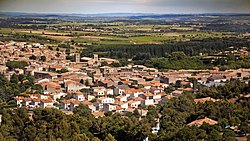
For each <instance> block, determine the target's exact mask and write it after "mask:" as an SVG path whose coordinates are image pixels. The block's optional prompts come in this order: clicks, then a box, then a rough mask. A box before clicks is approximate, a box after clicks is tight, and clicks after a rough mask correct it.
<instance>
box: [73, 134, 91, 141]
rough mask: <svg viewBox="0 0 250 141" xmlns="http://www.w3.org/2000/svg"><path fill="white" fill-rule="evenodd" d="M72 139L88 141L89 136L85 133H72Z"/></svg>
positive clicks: (74, 140)
mask: <svg viewBox="0 0 250 141" xmlns="http://www.w3.org/2000/svg"><path fill="white" fill-rule="evenodd" d="M72 141H89V138H88V137H87V136H86V135H85V134H77V135H73V137H72Z"/></svg>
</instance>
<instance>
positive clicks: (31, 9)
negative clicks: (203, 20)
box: [0, 0, 250, 14]
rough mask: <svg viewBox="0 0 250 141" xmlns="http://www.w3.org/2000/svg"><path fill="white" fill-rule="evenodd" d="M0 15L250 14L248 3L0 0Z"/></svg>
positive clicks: (211, 0) (215, 0) (234, 0)
mask: <svg viewBox="0 0 250 141" xmlns="http://www.w3.org/2000/svg"><path fill="white" fill-rule="evenodd" d="M0 12H25V13H79V14H95V13H161V14H163V13H164V14H167V13H182V14H185V13H187V14H188V13H250V0H0Z"/></svg>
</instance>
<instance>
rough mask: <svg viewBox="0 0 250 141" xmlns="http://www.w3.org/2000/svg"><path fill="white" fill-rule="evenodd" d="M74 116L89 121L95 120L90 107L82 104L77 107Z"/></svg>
mask: <svg viewBox="0 0 250 141" xmlns="http://www.w3.org/2000/svg"><path fill="white" fill-rule="evenodd" d="M73 112H74V114H78V115H80V116H82V117H86V118H89V119H92V118H93V115H92V113H91V110H90V109H89V107H87V106H86V105H82V104H80V105H79V106H77V107H76V108H75V109H74V110H73Z"/></svg>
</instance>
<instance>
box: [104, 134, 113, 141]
mask: <svg viewBox="0 0 250 141" xmlns="http://www.w3.org/2000/svg"><path fill="white" fill-rule="evenodd" d="M104 141H116V139H115V138H114V137H113V136H112V135H111V134H110V133H109V134H108V135H107V136H106V137H105V139H104Z"/></svg>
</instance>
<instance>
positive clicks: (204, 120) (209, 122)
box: [188, 117, 218, 126]
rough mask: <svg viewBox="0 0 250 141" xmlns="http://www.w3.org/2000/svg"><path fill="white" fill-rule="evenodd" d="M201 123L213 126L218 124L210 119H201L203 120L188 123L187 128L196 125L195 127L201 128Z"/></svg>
mask: <svg viewBox="0 0 250 141" xmlns="http://www.w3.org/2000/svg"><path fill="white" fill-rule="evenodd" d="M203 123H208V124H209V125H215V124H217V123H218V122H217V121H215V120H212V119H210V118H207V117H205V118H203V119H198V120H195V121H192V122H191V123H189V124H188V125H189V126H193V125H196V126H201V125H202V124H203Z"/></svg>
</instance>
